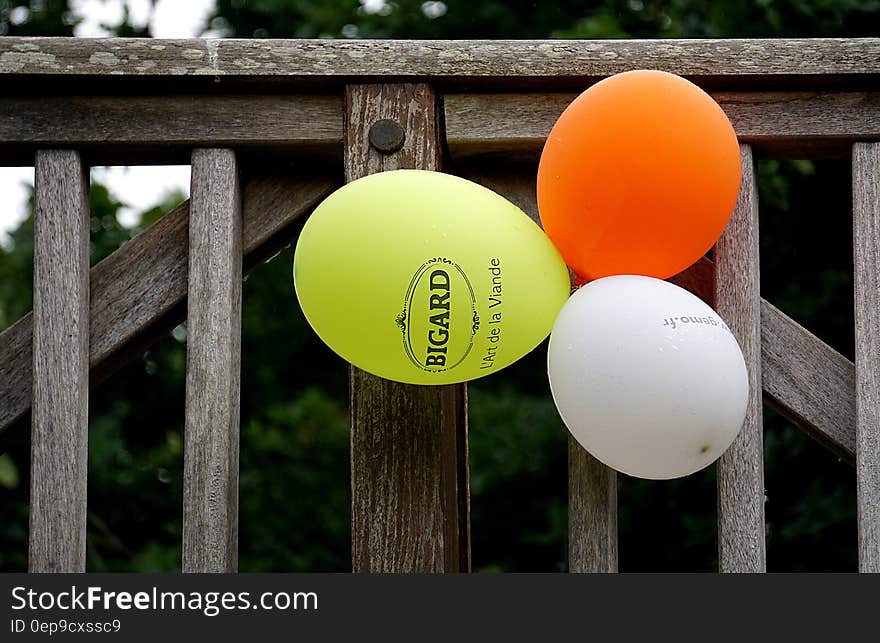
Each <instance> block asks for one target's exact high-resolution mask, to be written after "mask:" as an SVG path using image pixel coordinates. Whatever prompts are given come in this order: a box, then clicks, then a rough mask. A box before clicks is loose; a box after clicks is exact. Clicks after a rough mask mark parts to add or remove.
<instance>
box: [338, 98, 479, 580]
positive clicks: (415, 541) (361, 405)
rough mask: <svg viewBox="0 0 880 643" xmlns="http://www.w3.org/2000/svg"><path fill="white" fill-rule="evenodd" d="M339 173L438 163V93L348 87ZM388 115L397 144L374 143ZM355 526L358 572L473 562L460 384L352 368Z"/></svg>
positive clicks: (349, 175)
mask: <svg viewBox="0 0 880 643" xmlns="http://www.w3.org/2000/svg"><path fill="white" fill-rule="evenodd" d="M346 117H347V122H346V130H345V131H346V134H345V157H344V158H345V178H346V181H353V180H355V179H357V178H359V177H361V176H365V175H367V174H371V173H373V172H381V171H385V170H392V169H398V168H421V169H428V170H436V169H439V167H440V137H439V132H438V122H437V107H436V97H435V95H434V92H433V90H432V89H431V88H430V87H428V86H427V85H351V86H349V87H348V88H347V89H346ZM381 119H392V120H394V121H396V122H397V123H398V124H399V125H401V126H402V127H403V129H404V130H405V132H406V140H405V142H404V146H403V148H402V149H401V150H400V151H398V152H396V153H395V154H391V155H383V154H380V153H379V152H377V151H375V150H373V149H371V148H370V144H369V140H368V132H369V129H370V126H371V125H372V124H373V123H374V122H376V121H377V120H381ZM350 391H351V485H352V499H351V501H352V506H351V521H352V524H351V528H352V565H353V568H354V571H356V572H466V571H470V507H469V505H470V497H469V493H468V460H467V389H466V387H465V385H463V384H459V385H450V386H414V385H408V384H400V383H397V382H391V381H388V380H385V379H381V378H378V377H375V376H373V375H370V374H368V373H365V372H364V371H361V370H360V369H357V368H355V367H352V368H351V377H350Z"/></svg>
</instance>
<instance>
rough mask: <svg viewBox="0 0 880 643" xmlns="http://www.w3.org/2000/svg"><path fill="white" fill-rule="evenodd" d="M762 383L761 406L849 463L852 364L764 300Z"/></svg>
mask: <svg viewBox="0 0 880 643" xmlns="http://www.w3.org/2000/svg"><path fill="white" fill-rule="evenodd" d="M761 379H762V383H763V387H764V401H765V402H767V403H768V404H769V405H770V406H772V407H773V408H774V409H775V410H776V411H777V412H779V413H780V414H781V415H783V416H784V417H786V418H787V419H788V420H789V421H790V422H791V423H792V424H794V425H795V426H798V427H800V428H801V429H803V430H804V431H806V432H807V433H808V434H809V435H810V436H811V437H813V438H814V439H815V440H816V441H818V442H819V443H821V444H822V445H823V446H825V447H827V448H828V449H830V450H831V451H833V452H834V453H835V454H836V455H837V456H838V457H840V458H842V459H844V460H846V461H847V462H849V463H853V461H854V459H855V451H856V406H855V404H856V403H855V386H856V383H855V367H854V366H853V363H852V362H851V361H849V360H848V359H847V358H845V357H844V356H843V355H841V354H840V353H838V352H837V351H835V350H834V349H832V348H831V347H830V346H828V344H826V343H825V342H823V341H822V340H821V339H819V338H818V337H816V336H815V335H813V334H812V333H811V332H809V331H808V330H806V329H805V328H803V327H802V326H801V325H800V324H798V323H797V322H795V321H794V320H793V319H791V318H790V317H788V316H787V315H786V314H785V313H783V312H782V311H780V310H779V309H778V308H776V307H775V306H774V305H773V304H771V303H769V302H767V301H766V300H761Z"/></svg>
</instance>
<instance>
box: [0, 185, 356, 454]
mask: <svg viewBox="0 0 880 643" xmlns="http://www.w3.org/2000/svg"><path fill="white" fill-rule="evenodd" d="M340 182H341V178H340V179H337V178H335V177H333V176H321V175H313V174H308V173H305V174H303V173H301V172H300V173H299V176H297V172H296V170H295V169H292V170H291V169H286V168H282V170H281V173H280V174H278V173H276V172H274V171H273V172H269V171H265V170H254V171H252V172H251V173H249V174H248V173H245V177H244V183H243V192H244V194H243V199H242V200H243V213H242V218H243V228H242V237H243V247H244V250H243V253H244V270H245V272H249V271H250V270H252V269H253V268H254V267H256V266H257V265H259V263H260V262H262V261H265V260H266V259H268V258H269V257H271V256H272V255H273V254H275V253H276V252H277V251H278V250H280V249H281V248H283V247H284V246H286V245H288V244H289V243H290V241H291V239H292V238H293V237H294V236H295V234H296V229H297V222H298V220H299V219H300V218H301V217H302V216H304V215H305V214H307V213H308V212H310V211H311V209H312V208H313V207H314V206H315V205H317V204H318V203H319V202H320V201H321V200H322V199H323V198H324V197H325V196H327V195H328V194H330V192H332V191H333V190H334V189H335V188H336V187H338V185H339V183H340ZM188 230H189V201H186V202H184V203H182V204H181V205H180V206H178V207H177V208H175V209H174V210H173V211H171V212H169V213H168V214H166V215H165V216H164V217H162V218H161V219H159V221H157V222H156V223H155V224H153V225H152V226H150V227H149V228H148V229H147V230H145V231H144V232H142V233H141V234H139V235H138V236H137V237H135V238H134V239H132V240H131V241H129V242H128V243H126V244H125V245H124V246H122V247H121V248H120V249H119V250H117V251H116V252H114V253H113V254H112V255H110V256H109V257H107V258H106V259H104V260H103V261H101V262H100V263H98V264H97V265H96V266H94V267H93V268H92V270H91V305H90V314H89V319H90V333H89V364H90V368H91V380H92V383H93V384H94V383H95V382H98V381H101V380H103V379H104V378H106V377H107V376H109V375H110V374H111V373H113V372H115V371H116V370H118V369H119V368H120V367H121V366H122V365H123V364H125V363H126V362H127V361H128V360H130V359H131V358H132V357H134V356H136V355H139V354H140V353H141V352H143V351H144V350H145V349H146V348H148V347H149V346H150V345H151V344H152V343H153V342H154V341H156V340H157V339H159V338H160V337H162V336H163V335H165V334H166V333H168V332H169V331H171V329H173V328H174V327H175V326H176V325H177V324H179V323H180V322H181V321H183V320H184V318H185V317H186V295H187V271H188V261H189V259H188V257H189V255H188V248H189V236H188V234H189V233H188ZM32 328H33V316H32V315H31V314H30V313H29V314H27V315H25V316H24V317H22V318H21V319H20V320H18V321H17V322H16V323H15V324H13V325H12V326H10V327H9V328H7V329H6V330H5V331H3V332H2V333H0V450H2V448H3V445H4V444H5V443H6V441H7V440H8V439H13V437H14V436H7V435H5V433H6V431H7V429H8V428H9V427H10V426H11V425H12V424H13V423H14V422H15V421H16V420H18V419H20V418H21V417H23V416H24V415H25V413H27V411H28V409H29V408H30V405H31V382H32V379H33V370H32V354H33V351H32V346H33V345H32V342H31V334H32Z"/></svg>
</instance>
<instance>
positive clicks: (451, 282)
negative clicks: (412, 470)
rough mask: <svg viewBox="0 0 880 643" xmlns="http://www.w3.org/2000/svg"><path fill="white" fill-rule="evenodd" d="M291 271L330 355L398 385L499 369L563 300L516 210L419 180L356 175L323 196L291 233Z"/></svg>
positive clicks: (427, 176) (421, 174)
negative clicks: (296, 233)
mask: <svg viewBox="0 0 880 643" xmlns="http://www.w3.org/2000/svg"><path fill="white" fill-rule="evenodd" d="M293 273H294V286H295V288H296V294H297V297H298V299H299V302H300V306H301V307H302V310H303V313H304V314H305V316H306V319H307V320H308V321H309V323H310V324H311V326H312V328H314V330H315V331H316V332H317V334H318V336H319V337H320V338H321V339H322V340H323V341H324V342H325V343H326V344H327V345H328V346H329V347H330V348H332V349H333V350H334V351H335V352H336V353H337V354H339V355H340V356H341V357H343V358H344V359H346V360H347V361H349V362H351V363H352V364H354V365H355V366H357V367H358V368H361V369H363V370H365V371H367V372H369V373H372V374H374V375H378V376H380V377H384V378H387V379H391V380H397V381H400V382H406V383H409V384H437V385H439V384H452V383H455V382H464V381H468V380H472V379H475V378H477V377H483V376H485V375H489V374H491V373H494V372H496V371H498V370H500V369H502V368H504V367H505V366H508V365H509V364H511V363H513V362H515V361H516V360H518V359H519V358H520V357H522V356H523V355H525V354H526V353H528V352H529V351H531V350H532V349H534V348H535V347H536V346H537V345H538V344H539V343H540V342H541V341H542V340H544V339H545V338H546V337H547V335H549V333H550V330H551V328H552V327H553V322H554V320H555V319H556V315H557V314H558V313H559V310H560V309H561V308H562V305H563V304H564V303H565V301H566V299H567V298H568V296H569V293H570V282H569V277H568V270H567V268H566V266H565V263H564V262H563V261H562V258H561V257H560V255H559V252H558V251H557V250H556V248H555V247H554V245H553V244H552V243H551V241H550V239H549V238H548V237H547V235H545V234H544V232H543V231H542V230H541V228H540V227H539V226H538V225H537V224H536V223H535V222H534V221H532V220H531V219H529V218H528V217H527V216H526V215H525V214H524V213H523V212H522V211H521V210H519V208H517V207H516V206H514V205H513V204H512V203H510V202H509V201H507V200H506V199H504V198H503V197H501V196H499V195H498V194H495V193H494V192H492V191H491V190H489V189H487V188H485V187H482V186H480V185H477V184H476V183H472V182H471V181H467V180H465V179H462V178H459V177H455V176H450V175H448V174H442V173H440V172H426V171H421V170H395V171H390V172H381V173H378V174H373V175H370V176H366V177H363V178H361V179H358V180H356V181H353V182H351V183H349V184H348V185H346V186H344V187H342V188H340V189H339V190H337V191H336V192H334V193H333V194H331V195H330V196H329V197H327V198H326V199H325V200H324V201H323V202H322V203H321V204H320V205H319V206H318V207H317V208H316V209H315V211H314V212H313V213H312V215H311V216H310V217H309V220H308V221H307V222H306V224H305V226H304V227H303V230H302V232H301V233H300V237H299V240H298V242H297V246H296V252H295V254H294V262H293ZM502 281H503V284H502Z"/></svg>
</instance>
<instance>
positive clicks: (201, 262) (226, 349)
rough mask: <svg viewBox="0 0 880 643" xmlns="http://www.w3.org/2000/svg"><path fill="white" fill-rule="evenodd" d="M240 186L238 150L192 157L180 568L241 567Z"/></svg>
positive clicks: (195, 153)
mask: <svg viewBox="0 0 880 643" xmlns="http://www.w3.org/2000/svg"><path fill="white" fill-rule="evenodd" d="M241 247H242V246H241V184H240V180H239V170H238V163H237V161H236V158H235V153H234V152H233V151H232V150H229V149H196V150H194V151H193V154H192V189H191V196H190V209H189V289H188V297H187V345H186V430H185V439H184V458H183V571H184V572H191V573H203V572H235V571H237V570H238V442H239V416H240V409H239V404H240V398H241V386H240V384H241V277H242V270H241Z"/></svg>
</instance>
